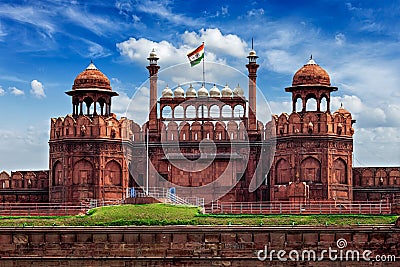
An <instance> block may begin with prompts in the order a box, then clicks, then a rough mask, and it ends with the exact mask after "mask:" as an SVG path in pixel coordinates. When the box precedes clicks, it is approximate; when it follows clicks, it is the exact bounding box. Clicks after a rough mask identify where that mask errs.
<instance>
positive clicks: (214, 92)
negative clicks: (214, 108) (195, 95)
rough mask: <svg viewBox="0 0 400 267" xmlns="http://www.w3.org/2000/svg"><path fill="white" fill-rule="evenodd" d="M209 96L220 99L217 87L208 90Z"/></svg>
mask: <svg viewBox="0 0 400 267" xmlns="http://www.w3.org/2000/svg"><path fill="white" fill-rule="evenodd" d="M210 96H211V97H220V96H221V92H220V91H219V89H218V88H217V86H215V84H214V86H213V87H212V88H211V90H210Z"/></svg>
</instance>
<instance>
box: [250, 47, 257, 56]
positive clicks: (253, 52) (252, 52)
mask: <svg viewBox="0 0 400 267" xmlns="http://www.w3.org/2000/svg"><path fill="white" fill-rule="evenodd" d="M249 57H257V54H256V51H254V50H253V49H252V50H250V52H249Z"/></svg>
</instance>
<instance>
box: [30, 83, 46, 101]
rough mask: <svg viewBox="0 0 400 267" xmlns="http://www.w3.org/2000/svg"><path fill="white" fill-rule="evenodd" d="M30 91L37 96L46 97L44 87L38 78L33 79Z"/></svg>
mask: <svg viewBox="0 0 400 267" xmlns="http://www.w3.org/2000/svg"><path fill="white" fill-rule="evenodd" d="M30 93H31V94H32V95H34V96H35V97H37V98H44V97H46V94H45V93H44V87H43V84H42V83H41V82H39V81H38V80H32V81H31V90H30Z"/></svg>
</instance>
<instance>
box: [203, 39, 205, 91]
mask: <svg viewBox="0 0 400 267" xmlns="http://www.w3.org/2000/svg"><path fill="white" fill-rule="evenodd" d="M203 45H204V42H203ZM205 57H206V49H205V47H204V52H203V86H204V87H205V86H206V78H205V77H206V74H205V71H204V58H205Z"/></svg>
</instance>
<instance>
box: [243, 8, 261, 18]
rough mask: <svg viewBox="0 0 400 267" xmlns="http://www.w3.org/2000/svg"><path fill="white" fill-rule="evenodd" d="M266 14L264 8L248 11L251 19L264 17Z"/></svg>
mask: <svg viewBox="0 0 400 267" xmlns="http://www.w3.org/2000/svg"><path fill="white" fill-rule="evenodd" d="M264 13H265V10H264V9H263V8H259V9H251V10H249V11H247V16H249V17H254V16H262V15H264Z"/></svg>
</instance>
